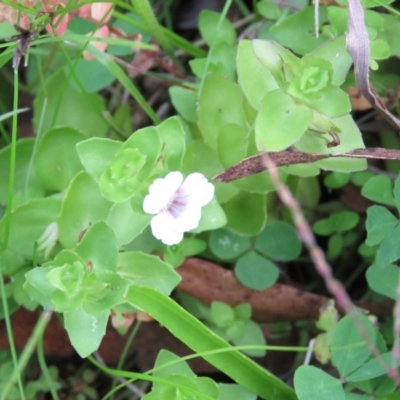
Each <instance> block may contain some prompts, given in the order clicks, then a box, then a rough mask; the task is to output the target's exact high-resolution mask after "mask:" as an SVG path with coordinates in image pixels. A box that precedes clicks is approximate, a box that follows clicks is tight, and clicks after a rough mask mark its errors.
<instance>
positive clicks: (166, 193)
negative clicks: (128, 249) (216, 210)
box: [143, 171, 214, 245]
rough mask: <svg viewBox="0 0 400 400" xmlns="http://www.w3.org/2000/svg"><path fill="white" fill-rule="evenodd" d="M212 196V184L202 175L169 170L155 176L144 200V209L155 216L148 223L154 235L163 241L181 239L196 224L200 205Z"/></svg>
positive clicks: (172, 241) (199, 216)
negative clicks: (186, 174) (163, 174)
mask: <svg viewBox="0 0 400 400" xmlns="http://www.w3.org/2000/svg"><path fill="white" fill-rule="evenodd" d="M213 197H214V186H213V185H212V184H211V183H209V182H208V181H207V179H206V178H205V176H204V175H202V174H199V173H194V174H190V175H189V176H188V177H187V178H186V179H185V181H183V175H182V174H181V173H180V172H178V171H176V172H170V173H169V174H168V175H167V176H166V177H165V178H159V179H156V180H155V181H154V182H153V183H152V184H151V186H150V188H149V194H148V195H147V196H146V197H145V199H144V202H143V210H144V212H146V213H147V214H152V215H154V217H153V219H152V220H151V223H150V226H151V231H152V232H153V235H154V236H155V237H156V238H157V239H160V240H161V241H162V242H163V243H164V244H167V245H173V244H177V243H179V242H180V241H181V240H182V239H183V233H184V232H188V231H190V230H192V229H194V228H196V227H197V226H198V225H199V221H200V218H201V208H202V207H204V206H205V205H206V204H208V203H209V202H210V201H211V200H212V199H213Z"/></svg>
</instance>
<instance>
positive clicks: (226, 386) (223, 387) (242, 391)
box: [218, 383, 257, 400]
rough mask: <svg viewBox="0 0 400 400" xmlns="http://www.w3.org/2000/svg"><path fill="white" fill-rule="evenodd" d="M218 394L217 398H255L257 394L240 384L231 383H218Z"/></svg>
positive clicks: (224, 399)
mask: <svg viewBox="0 0 400 400" xmlns="http://www.w3.org/2000/svg"><path fill="white" fill-rule="evenodd" d="M218 386H219V391H220V395H219V398H218V400H232V399H240V400H256V398H257V396H256V395H255V394H254V393H252V392H250V391H249V390H247V389H246V388H244V387H243V386H240V385H235V384H232V383H219V384H218Z"/></svg>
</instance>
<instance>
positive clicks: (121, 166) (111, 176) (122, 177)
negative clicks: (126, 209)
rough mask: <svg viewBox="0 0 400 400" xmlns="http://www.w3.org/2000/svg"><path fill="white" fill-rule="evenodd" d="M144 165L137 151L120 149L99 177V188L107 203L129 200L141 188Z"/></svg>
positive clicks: (141, 155) (141, 156)
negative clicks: (141, 174)
mask: <svg viewBox="0 0 400 400" xmlns="http://www.w3.org/2000/svg"><path fill="white" fill-rule="evenodd" d="M145 163H146V156H144V155H143V154H142V153H141V152H140V151H139V150H137V149H129V148H125V149H122V150H121V151H120V152H119V153H118V154H117V155H116V156H115V158H114V159H113V160H111V162H110V163H109V164H108V165H107V167H106V169H105V170H104V172H103V174H102V175H101V177H100V182H99V188H100V190H101V193H102V195H103V196H104V197H105V198H106V199H107V200H109V201H112V202H122V201H126V200H128V199H130V198H131V197H132V196H133V195H134V194H135V193H136V192H138V191H139V190H140V189H141V188H142V181H141V180H140V179H139V178H140V173H141V172H142V171H143V168H144V165H145Z"/></svg>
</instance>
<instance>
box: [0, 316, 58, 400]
mask: <svg viewBox="0 0 400 400" xmlns="http://www.w3.org/2000/svg"><path fill="white" fill-rule="evenodd" d="M51 315H52V312H51V311H43V312H42V314H41V315H40V317H39V319H38V321H37V323H36V326H35V329H34V330H33V332H32V334H31V336H30V338H29V340H28V342H27V343H26V345H25V348H24V350H23V352H22V354H21V357H20V359H19V362H18V367H17V368H16V369H14V372H13V374H12V375H11V378H10V379H9V381H8V382H7V386H6V387H5V388H4V391H3V393H2V394H1V397H0V400H6V399H7V398H8V395H9V393H10V391H11V390H12V388H13V386H14V385H15V381H16V380H18V379H19V378H20V375H21V372H22V371H23V370H24V368H25V367H26V365H27V363H28V361H29V359H30V358H31V356H32V354H33V352H34V351H35V348H36V345H37V343H38V342H39V340H40V339H41V337H42V336H43V333H44V331H45V329H46V326H47V325H48V323H49V321H50V318H51Z"/></svg>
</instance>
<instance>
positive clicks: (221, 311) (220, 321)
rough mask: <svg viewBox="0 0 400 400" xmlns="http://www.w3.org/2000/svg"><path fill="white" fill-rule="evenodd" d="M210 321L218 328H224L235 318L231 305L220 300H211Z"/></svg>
mask: <svg viewBox="0 0 400 400" xmlns="http://www.w3.org/2000/svg"><path fill="white" fill-rule="evenodd" d="M210 312H211V319H212V322H213V323H214V324H215V325H216V326H217V327H218V328H222V329H223V328H226V327H228V326H230V325H231V324H232V323H233V321H234V320H235V313H234V312H233V309H232V307H230V306H229V305H228V304H226V303H223V302H222V301H213V302H212V303H211V307H210Z"/></svg>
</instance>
